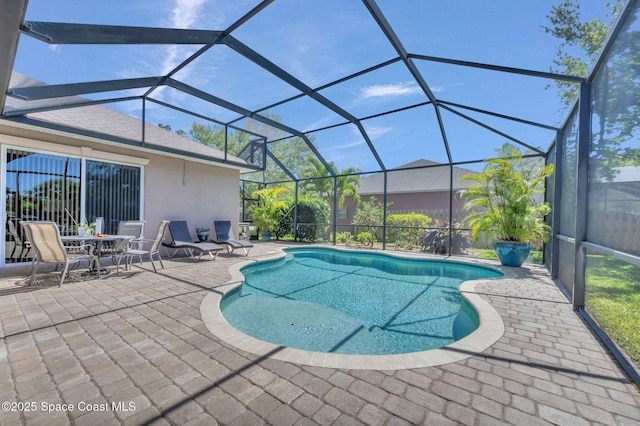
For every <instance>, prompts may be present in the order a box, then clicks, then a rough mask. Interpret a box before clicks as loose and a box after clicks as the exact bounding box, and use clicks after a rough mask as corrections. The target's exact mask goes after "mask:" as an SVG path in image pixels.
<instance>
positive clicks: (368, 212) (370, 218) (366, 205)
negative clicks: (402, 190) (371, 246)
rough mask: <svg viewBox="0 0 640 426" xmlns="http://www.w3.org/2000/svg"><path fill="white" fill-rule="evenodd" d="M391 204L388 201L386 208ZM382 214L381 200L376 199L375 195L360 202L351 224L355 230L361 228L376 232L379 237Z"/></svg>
mask: <svg viewBox="0 0 640 426" xmlns="http://www.w3.org/2000/svg"><path fill="white" fill-rule="evenodd" d="M391 204H393V203H392V202H388V203H387V208H389V206H390V205H391ZM383 216H384V211H383V208H382V202H380V201H378V199H377V198H376V197H371V198H369V201H365V202H362V203H360V205H359V206H358V208H357V209H356V213H355V215H354V216H353V220H352V222H351V224H352V225H355V227H356V231H357V230H359V229H361V228H363V229H364V230H365V231H367V232H370V233H372V234H378V237H381V235H380V234H381V229H382V218H383Z"/></svg>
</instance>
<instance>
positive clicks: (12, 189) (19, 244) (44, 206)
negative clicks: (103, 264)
mask: <svg viewBox="0 0 640 426" xmlns="http://www.w3.org/2000/svg"><path fill="white" fill-rule="evenodd" d="M5 152H6V154H5V188H6V194H5V218H6V221H5V246H4V262H5V263H16V262H25V261H30V260H31V255H32V253H31V252H30V250H28V246H27V245H26V244H25V243H24V237H23V234H22V229H21V227H20V224H19V222H20V221H21V220H51V221H54V222H56V223H57V224H58V226H59V227H60V230H61V232H62V233H63V235H65V234H72V233H75V232H76V228H77V224H78V223H79V222H87V223H90V222H93V221H95V218H96V217H103V218H104V225H103V226H104V227H103V232H104V233H107V234H109V233H115V232H116V230H117V227H118V222H119V221H121V220H139V219H141V218H140V213H141V184H142V168H141V167H139V166H131V165H125V164H117V163H111V162H105V161H95V160H91V159H83V158H79V157H66V156H61V155H56V154H48V153H41V152H36V151H29V150H22V149H13V148H7V149H6V151H5Z"/></svg>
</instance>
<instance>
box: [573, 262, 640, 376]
mask: <svg viewBox="0 0 640 426" xmlns="http://www.w3.org/2000/svg"><path fill="white" fill-rule="evenodd" d="M585 289H586V299H585V305H586V308H587V311H588V312H589V313H590V314H591V315H593V316H594V317H595V318H596V319H597V320H598V323H599V324H600V325H601V326H602V328H603V329H604V330H605V331H606V332H607V334H608V335H609V336H610V337H611V338H612V339H613V340H614V341H615V342H616V343H617V344H619V345H620V346H621V347H622V348H623V349H624V350H625V351H626V352H627V354H628V355H629V356H630V357H631V358H632V359H633V360H634V361H635V362H636V363H640V339H638V330H640V267H638V266H634V265H631V264H629V263H626V262H623V261H621V260H618V259H615V258H613V257H609V256H603V255H589V256H588V258H587V270H586V285H585Z"/></svg>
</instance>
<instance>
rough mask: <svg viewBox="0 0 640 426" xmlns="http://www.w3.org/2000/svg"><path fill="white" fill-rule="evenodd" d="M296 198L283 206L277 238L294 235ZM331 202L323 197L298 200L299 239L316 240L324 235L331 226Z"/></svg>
mask: <svg viewBox="0 0 640 426" xmlns="http://www.w3.org/2000/svg"><path fill="white" fill-rule="evenodd" d="M294 206H295V202H294V200H288V201H287V202H286V204H285V205H284V206H283V208H282V212H283V218H282V220H281V221H280V223H279V225H278V226H277V228H276V229H275V233H276V238H278V239H279V238H282V237H284V236H285V235H294V229H293V225H294V223H293V220H294ZM330 210H331V209H330V207H329V203H327V202H326V201H325V200H323V199H321V198H302V199H299V200H298V239H299V240H300V241H309V242H314V241H316V240H317V239H318V238H319V237H324V236H325V235H326V233H327V230H328V228H329V215H330Z"/></svg>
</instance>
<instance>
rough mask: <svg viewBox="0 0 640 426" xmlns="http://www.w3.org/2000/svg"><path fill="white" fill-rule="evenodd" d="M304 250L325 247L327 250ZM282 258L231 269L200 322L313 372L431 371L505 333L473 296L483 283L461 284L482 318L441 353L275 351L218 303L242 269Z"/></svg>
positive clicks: (239, 344) (246, 347)
mask: <svg viewBox="0 0 640 426" xmlns="http://www.w3.org/2000/svg"><path fill="white" fill-rule="evenodd" d="M307 247H309V248H311V247H321V248H325V249H326V248H327V247H326V246H307ZM331 249H333V250H340V251H349V252H363V253H371V252H372V251H371V250H367V251H363V250H354V249H342V248H335V247H331ZM380 253H381V254H384V255H387V256H390V257H399V258H407V259H416V257H415V256H411V255H408V256H407V255H399V254H395V253H393V254H392V253H386V252H384V253H383V252H380ZM285 255H286V253H285V252H283V251H282V250H278V252H276V253H274V254H273V255H272V256H268V257H263V258H261V259H259V260H256V259H253V260H252V259H249V260H247V261H245V262H241V263H238V264H235V265H233V266H232V267H231V268H229V273H230V274H231V280H229V282H227V283H226V284H224V285H223V286H220V287H217V288H216V289H215V290H214V291H213V292H211V293H209V294H207V295H206V296H205V298H204V299H203V301H202V303H201V305H200V314H201V316H202V321H203V322H204V324H205V326H206V327H207V328H208V329H209V331H211V333H213V334H214V335H215V336H217V337H218V338H220V339H221V340H223V341H224V342H226V343H228V344H230V345H232V346H234V347H236V348H238V349H241V350H243V351H246V352H249V353H252V354H255V355H258V356H261V357H267V358H270V359H276V360H280V361H287V362H293V363H296V364H302V365H309V366H314V367H328V368H344V369H366V370H402V369H409V368H422V367H433V366H438V365H443V364H448V363H452V362H457V361H461V360H463V359H466V358H470V357H472V356H474V355H477V354H479V353H481V352H483V351H484V350H486V349H487V348H489V347H490V346H491V345H493V344H494V343H496V342H497V341H498V340H499V339H500V338H501V337H502V335H503V334H504V331H505V328H504V323H503V321H502V318H501V317H500V314H499V313H498V312H497V311H496V310H495V309H494V308H493V307H492V306H491V305H490V304H489V303H488V302H487V301H486V300H484V299H483V298H482V297H480V295H478V294H477V293H476V291H475V288H476V286H478V285H479V284H481V283H483V282H485V281H487V280H472V281H465V282H463V283H462V284H461V285H460V293H461V294H462V296H463V297H464V298H465V299H466V300H467V302H468V303H469V304H470V305H471V306H472V307H473V308H474V309H475V310H476V312H477V313H478V317H479V319H480V325H479V326H478V328H477V329H476V330H475V331H474V332H473V333H471V334H469V335H468V336H466V337H464V338H462V339H460V340H458V341H456V342H454V343H452V344H450V345H448V346H445V347H442V348H439V349H431V350H427V351H422V352H411V353H405V354H396V355H351V354H334V353H325V352H312V351H306V350H301V349H295V348H288V347H284V346H279V345H276V344H273V343H270V342H265V341H263V340H259V339H256V338H255V337H252V336H249V335H247V334H244V333H242V332H241V331H239V330H237V329H236V328H234V327H233V326H232V325H231V324H229V323H228V322H227V320H226V319H225V318H224V316H223V315H222V311H221V310H220V302H221V301H222V298H223V297H224V295H225V294H227V293H228V292H230V291H232V290H233V289H235V288H237V287H238V286H240V285H242V283H243V281H244V275H243V274H242V273H241V272H240V269H241V268H242V267H244V266H246V265H250V264H253V263H255V262H256V261H260V262H263V261H269V260H274V259H279V258H282V257H284V256H285ZM422 258H424V257H422ZM433 260H440V261H446V262H456V263H463V264H472V265H473V264H475V265H477V266H482V267H486V268H490V269H496V270H499V271H500V272H502V273H503V274H504V276H503V277H500V278H492V279H490V280H491V281H495V280H508V279H510V278H512V277H511V275H512V274H510V273H509V271H505V270H503V269H501V268H497V267H489V266H487V265H483V264H481V263H475V262H469V261H461V260H457V259H449V258H446V259H442V258H438V259H433Z"/></svg>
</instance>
